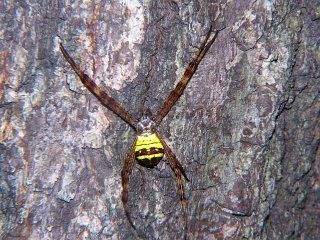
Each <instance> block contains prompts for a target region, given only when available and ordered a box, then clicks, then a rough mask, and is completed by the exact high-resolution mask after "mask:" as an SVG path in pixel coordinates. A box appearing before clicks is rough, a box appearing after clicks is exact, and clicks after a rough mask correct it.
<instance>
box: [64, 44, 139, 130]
mask: <svg viewBox="0 0 320 240" xmlns="http://www.w3.org/2000/svg"><path fill="white" fill-rule="evenodd" d="M59 47H60V51H61V52H62V54H63V56H64V58H65V59H66V60H67V62H68V63H69V64H70V66H71V67H72V68H73V70H74V71H75V72H76V74H77V75H78V76H79V78H80V80H81V82H82V83H83V84H84V85H85V86H86V87H87V89H88V90H89V91H90V92H91V93H93V95H95V96H96V97H97V98H98V99H99V100H100V101H101V102H102V104H103V105H105V106H106V107H108V108H109V109H110V110H112V111H113V112H114V113H116V114H117V115H118V116H119V117H121V118H122V119H123V120H124V121H125V122H127V123H128V124H129V125H130V126H131V127H132V128H133V129H136V124H137V120H136V119H134V118H133V117H132V116H131V115H130V114H129V113H128V112H126V111H125V110H124V109H123V108H122V107H121V106H120V105H119V104H118V103H117V102H116V100H114V99H113V98H112V97H110V96H109V95H108V94H107V93H106V92H104V91H103V90H102V89H101V88H100V87H98V86H97V85H96V84H95V82H94V81H93V80H92V79H91V78H90V77H89V76H88V75H87V74H85V73H84V71H82V70H81V69H80V68H79V66H78V65H77V64H76V63H75V62H74V60H73V59H72V58H71V56H70V55H69V53H68V52H67V50H66V49H65V48H64V47H63V45H62V43H61V41H59Z"/></svg>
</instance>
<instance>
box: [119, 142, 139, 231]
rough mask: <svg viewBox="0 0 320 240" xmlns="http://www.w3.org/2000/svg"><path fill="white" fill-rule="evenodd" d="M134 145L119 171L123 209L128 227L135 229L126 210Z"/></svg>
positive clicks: (134, 160)
mask: <svg viewBox="0 0 320 240" xmlns="http://www.w3.org/2000/svg"><path fill="white" fill-rule="evenodd" d="M135 144H136V140H135V141H134V143H133V144H132V146H131V147H130V149H129V151H128V153H127V156H126V159H125V161H124V165H123V168H122V171H121V179H122V203H123V208H124V211H125V214H126V216H127V219H128V221H129V223H130V225H131V226H132V227H133V228H134V229H136V227H135V226H134V225H133V222H132V220H131V217H130V213H129V208H128V193H129V178H130V175H131V173H132V169H133V167H134V165H135V163H136V159H135V155H134V147H135Z"/></svg>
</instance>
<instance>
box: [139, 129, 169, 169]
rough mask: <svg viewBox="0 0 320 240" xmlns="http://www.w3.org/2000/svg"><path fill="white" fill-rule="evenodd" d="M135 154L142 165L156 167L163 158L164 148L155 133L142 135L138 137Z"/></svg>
mask: <svg viewBox="0 0 320 240" xmlns="http://www.w3.org/2000/svg"><path fill="white" fill-rule="evenodd" d="M134 152H135V156H136V159H137V160H138V162H139V163H140V164H142V165H144V166H146V167H154V166H155V165H157V164H158V163H159V162H160V160H161V159H162V158H163V155H164V148H163V145H162V144H161V142H160V139H159V138H158V137H157V135H156V134H155V133H142V134H140V135H138V138H137V142H136V146H135V149H134Z"/></svg>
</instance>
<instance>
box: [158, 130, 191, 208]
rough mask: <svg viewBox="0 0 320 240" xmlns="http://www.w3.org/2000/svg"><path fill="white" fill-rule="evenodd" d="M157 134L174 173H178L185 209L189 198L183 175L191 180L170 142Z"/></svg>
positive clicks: (181, 198)
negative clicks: (186, 194)
mask: <svg viewBox="0 0 320 240" xmlns="http://www.w3.org/2000/svg"><path fill="white" fill-rule="evenodd" d="M156 135H157V137H158V138H159V139H160V142H161V144H162V145H163V148H164V151H165V154H166V156H167V160H168V162H169V165H170V167H171V169H172V171H173V172H174V174H175V175H176V178H177V183H178V189H179V196H180V200H181V203H182V206H183V209H184V210H185V209H186V205H187V200H186V197H185V194H184V186H183V182H182V176H183V177H184V178H185V179H186V180H187V181H188V182H189V181H190V180H189V178H188V177H187V175H186V173H185V171H184V169H183V167H182V166H181V164H180V162H179V161H178V159H177V158H176V156H175V155H174V153H173V152H172V150H171V149H170V147H169V146H168V144H167V143H166V142H165V141H164V140H163V138H162V137H161V136H160V135H159V133H156Z"/></svg>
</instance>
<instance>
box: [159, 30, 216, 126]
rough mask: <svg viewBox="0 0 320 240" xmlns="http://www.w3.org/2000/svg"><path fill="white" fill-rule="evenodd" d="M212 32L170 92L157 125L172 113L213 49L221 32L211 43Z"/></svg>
mask: <svg viewBox="0 0 320 240" xmlns="http://www.w3.org/2000/svg"><path fill="white" fill-rule="evenodd" d="M211 32H212V26H211V27H210V30H209V32H208V34H207V36H206V39H205V40H204V42H203V43H202V44H201V46H200V49H199V51H198V53H197V54H196V56H195V57H194V59H193V60H192V62H191V63H190V64H189V66H188V68H187V69H186V70H185V72H184V74H183V76H182V78H181V80H180V81H179V83H178V84H177V86H176V87H175V89H174V90H172V91H171V92H170V94H169V96H168V98H167V99H166V101H165V103H164V104H163V106H162V108H161V109H160V111H159V112H158V114H157V116H156V119H155V123H156V125H159V124H160V122H161V120H162V119H163V118H164V117H165V116H166V115H167V113H168V112H169V111H170V109H171V108H172V106H173V105H174V104H175V102H176V101H177V100H178V99H179V97H180V96H181V95H182V93H183V90H184V89H185V88H186V86H187V84H188V82H189V80H190V79H191V77H192V76H193V74H194V73H195V72H196V70H197V68H198V65H199V63H200V62H201V60H202V58H203V57H204V55H205V54H206V53H207V51H208V50H209V48H210V47H211V45H212V43H213V42H214V41H215V39H216V38H217V36H218V32H219V31H217V32H216V33H215V35H214V36H213V38H212V39H211V40H210V41H209V38H210V35H211Z"/></svg>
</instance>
